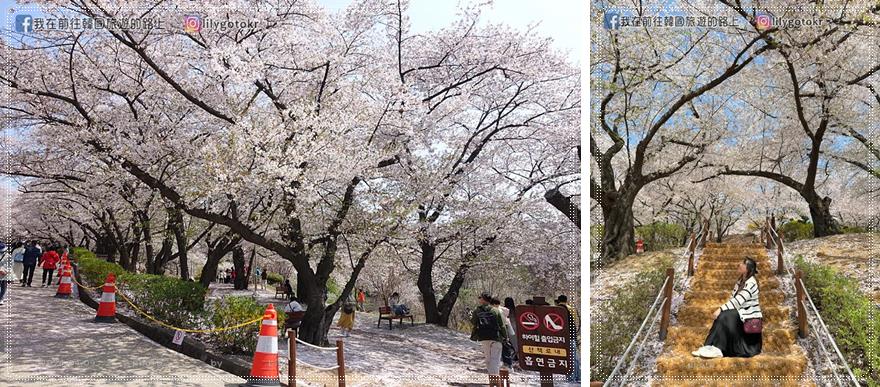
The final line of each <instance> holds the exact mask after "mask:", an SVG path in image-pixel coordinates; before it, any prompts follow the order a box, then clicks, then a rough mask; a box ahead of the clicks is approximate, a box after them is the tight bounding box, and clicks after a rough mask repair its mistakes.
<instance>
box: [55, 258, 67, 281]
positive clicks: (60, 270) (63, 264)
mask: <svg viewBox="0 0 880 387" xmlns="http://www.w3.org/2000/svg"><path fill="white" fill-rule="evenodd" d="M69 264H70V260H68V259H67V252H66V251H65V252H64V254H62V255H61V265H60V266H58V267H59V268H60V269H58V282H57V283H56V284H55V286H58V285H61V275H62V273H63V272H64V267H65V266H67V265H69Z"/></svg>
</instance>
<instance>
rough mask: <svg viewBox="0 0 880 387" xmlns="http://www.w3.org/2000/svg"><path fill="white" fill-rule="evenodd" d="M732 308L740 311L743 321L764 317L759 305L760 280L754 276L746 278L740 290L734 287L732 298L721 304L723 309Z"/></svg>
mask: <svg viewBox="0 0 880 387" xmlns="http://www.w3.org/2000/svg"><path fill="white" fill-rule="evenodd" d="M731 309H735V310H736V311H737V312H738V313H739V318H740V320H742V321H746V320H748V319H750V318H762V317H763V315H762V314H761V307H760V306H759V305H758V281H757V280H756V279H755V277H754V276H752V277H749V279H747V280H746V283H745V285H743V288H742V289H740V291H739V292H737V291H736V289H734V294H733V296H732V297H730V300H729V301H727V302H726V303H724V305H721V310H722V311H725V310H731Z"/></svg>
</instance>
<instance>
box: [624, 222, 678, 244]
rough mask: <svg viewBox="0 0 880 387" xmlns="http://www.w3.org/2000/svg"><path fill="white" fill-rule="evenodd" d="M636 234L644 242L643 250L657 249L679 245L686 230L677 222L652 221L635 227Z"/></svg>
mask: <svg viewBox="0 0 880 387" xmlns="http://www.w3.org/2000/svg"><path fill="white" fill-rule="evenodd" d="M636 235H637V238H641V239H642V241H644V242H645V251H659V250H664V249H668V248H673V247H679V246H681V241H683V240H684V238H685V237H687V230H685V229H684V227H682V226H680V225H677V224H672V223H663V222H654V223H651V224H646V225H644V226H638V227H636Z"/></svg>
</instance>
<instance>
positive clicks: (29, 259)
mask: <svg viewBox="0 0 880 387" xmlns="http://www.w3.org/2000/svg"><path fill="white" fill-rule="evenodd" d="M38 259H40V249H39V247H37V243H36V242H35V241H30V242H29V243H28V245H27V247H26V248H25V250H24V257H23V258H22V264H23V265H24V272H23V273H22V279H23V281H22V282H21V286H22V287H25V286H27V287H31V282H33V280H34V270H36V268H37V260H38Z"/></svg>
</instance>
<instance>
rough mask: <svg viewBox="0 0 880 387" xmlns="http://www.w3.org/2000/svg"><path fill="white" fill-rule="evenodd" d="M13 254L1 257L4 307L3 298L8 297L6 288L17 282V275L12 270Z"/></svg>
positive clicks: (0, 298)
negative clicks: (10, 283)
mask: <svg viewBox="0 0 880 387" xmlns="http://www.w3.org/2000/svg"><path fill="white" fill-rule="evenodd" d="M11 261H12V254H7V253H6V252H3V254H2V255H0V305H3V298H4V297H6V286H7V285H8V283H9V282H11V281H15V275H14V274H13V273H12V272H11V269H12V262H11Z"/></svg>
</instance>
